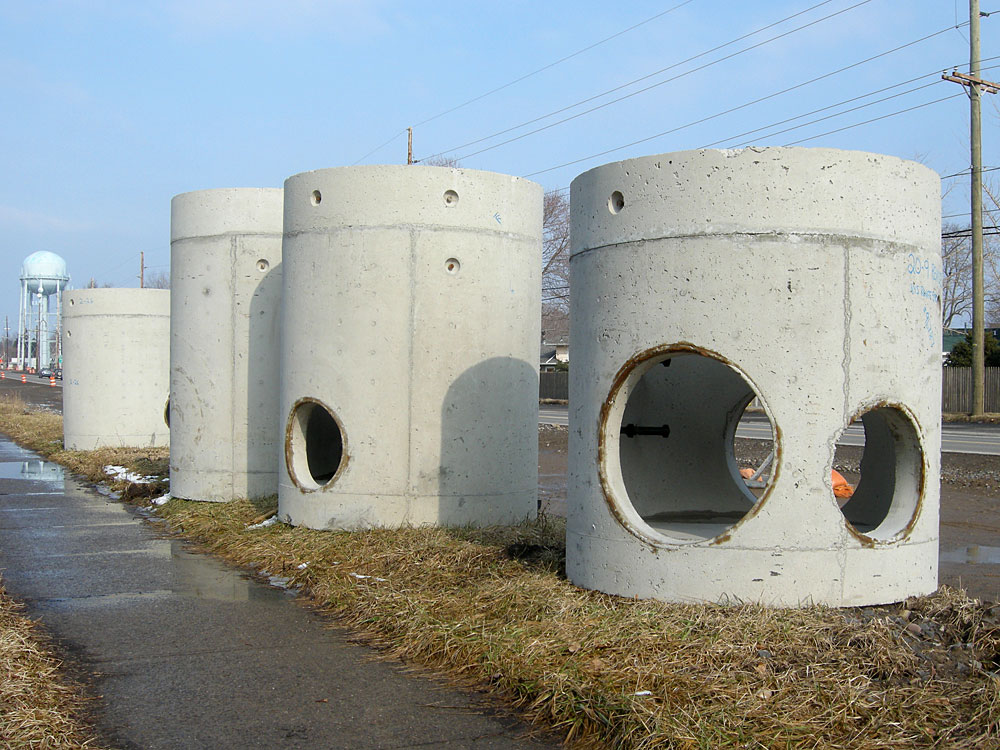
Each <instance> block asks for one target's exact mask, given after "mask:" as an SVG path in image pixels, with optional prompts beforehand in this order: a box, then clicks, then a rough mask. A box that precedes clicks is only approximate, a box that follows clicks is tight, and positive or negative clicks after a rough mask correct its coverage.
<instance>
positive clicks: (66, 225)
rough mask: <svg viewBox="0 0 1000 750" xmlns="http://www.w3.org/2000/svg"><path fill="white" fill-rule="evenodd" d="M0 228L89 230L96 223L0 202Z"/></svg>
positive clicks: (51, 230)
mask: <svg viewBox="0 0 1000 750" xmlns="http://www.w3.org/2000/svg"><path fill="white" fill-rule="evenodd" d="M0 228H5V229H20V230H24V229H30V230H36V231H37V230H44V231H49V232H89V231H91V230H93V229H96V228H97V225H96V224H94V223H92V222H87V221H76V220H73V219H67V218H65V217H62V216H52V215H51V214H44V213H40V212H38V211H28V210H26V209H23V208H18V207H17V206H5V205H3V204H0Z"/></svg>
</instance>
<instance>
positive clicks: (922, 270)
mask: <svg viewBox="0 0 1000 750" xmlns="http://www.w3.org/2000/svg"><path fill="white" fill-rule="evenodd" d="M906 272H907V273H908V274H910V275H911V276H929V277H930V280H931V281H933V282H934V283H936V284H940V283H941V281H942V279H943V278H944V275H943V274H942V273H941V269H940V268H939V267H938V266H937V265H934V264H932V263H931V262H930V261H929V260H927V258H924V259H923V260H921V259H920V258H918V257H917V256H916V255H915V254H913V253H909V254H908V255H907V256H906Z"/></svg>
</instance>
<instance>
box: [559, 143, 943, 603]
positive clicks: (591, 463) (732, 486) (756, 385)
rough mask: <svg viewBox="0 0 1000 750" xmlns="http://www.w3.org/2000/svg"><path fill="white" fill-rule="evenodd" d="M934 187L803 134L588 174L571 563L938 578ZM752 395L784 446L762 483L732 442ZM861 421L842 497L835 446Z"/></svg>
mask: <svg viewBox="0 0 1000 750" xmlns="http://www.w3.org/2000/svg"><path fill="white" fill-rule="evenodd" d="M939 189H940V184H939V180H938V177H937V175H936V174H934V173H933V172H932V171H931V170H929V169H927V168H925V167H923V166H921V165H919V164H915V163H912V162H905V161H902V160H899V159H896V158H892V157H887V156H880V155H876V154H867V153H860V152H844V151H835V150H830V149H799V148H767V149H752V148H751V149H745V150H741V151H692V152H681V153H673V154H662V155H659V156H651V157H645V158H639V159H632V160H628V161H624V162H618V163H614V164H608V165H605V166H602V167H598V168H596V169H593V170H590V171H589V172H586V173H584V174H582V175H581V176H579V177H578V178H577V179H576V180H575V181H574V182H573V185H572V199H571V203H572V208H571V214H572V242H573V247H572V260H571V272H572V284H573V300H572V310H571V320H572V328H571V331H572V333H571V335H572V341H571V348H572V351H573V369H572V371H571V378H570V404H571V407H570V414H569V419H570V431H569V432H570V445H569V484H568V511H567V515H568V528H567V573H568V575H569V577H570V578H571V580H573V581H574V582H575V583H577V584H578V585H581V586H584V587H587V588H593V589H598V590H601V591H606V592H609V593H614V594H621V595H625V596H640V597H656V598H660V599H664V600H671V601H686V600H707V601H716V600H719V599H725V598H726V597H734V598H736V599H738V600H754V601H762V602H765V603H771V604H782V605H790V606H796V605H802V604H807V603H810V602H814V603H822V604H828V605H834V606H842V605H861V604H874V603H881V602H890V601H899V600H901V599H903V598H905V597H906V596H908V595H916V594H923V593H928V592H931V591H933V590H934V589H935V588H936V585H937V569H938V559H937V554H938V509H939V508H938V506H939V489H940V488H939V478H940V421H939V420H940V415H939V409H940V404H939V399H940V384H941V366H940V351H941V331H940V326H939V325H938V323H937V321H939V320H940V302H939V299H940V297H939V294H940V279H941V270H940V268H941V265H940V243H939V237H938V235H939V231H940V200H939ZM755 396H756V397H759V398H760V401H761V403H762V405H763V407H764V410H765V412H766V414H767V416H768V417H769V419H770V422H771V427H772V430H773V434H774V436H775V441H774V442H775V448H776V455H775V458H774V465H773V469H772V471H771V472H770V475H769V476H770V479H769V481H768V483H767V485H766V487H765V488H763V490H762V491H760V492H759V493H753V492H751V490H750V489H749V488H748V487H747V485H746V483H745V482H744V481H743V479H742V478H741V477H740V475H739V472H738V467H737V465H736V462H735V460H734V457H733V437H734V433H735V429H736V424H737V423H738V421H739V418H740V415H741V414H742V412H743V409H744V408H745V407H746V406H747V405H748V403H749V402H750V401H751V400H752V399H753V398H754V397H755ZM858 419H860V420H862V421H863V423H864V427H865V434H866V447H865V453H864V457H863V458H862V461H861V480H860V484H859V486H858V487H857V491H856V492H855V494H854V496H853V497H852V498H850V500H848V501H847V502H846V504H844V505H843V507H842V508H841V507H839V503H838V499H837V498H835V496H834V494H833V491H832V486H831V466H832V462H833V456H834V449H835V443H836V440H837V437H838V435H839V434H840V433H841V432H842V431H843V430H844V429H845V428H846V427H847V426H848V425H849V424H850V423H851V422H852V421H853V420H858ZM664 427H666V428H668V429H669V432H668V430H667V429H664ZM758 495H759V496H758Z"/></svg>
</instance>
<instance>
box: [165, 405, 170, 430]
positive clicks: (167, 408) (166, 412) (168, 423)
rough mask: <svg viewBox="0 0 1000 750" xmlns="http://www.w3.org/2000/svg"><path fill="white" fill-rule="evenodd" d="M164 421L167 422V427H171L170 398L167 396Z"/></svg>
mask: <svg viewBox="0 0 1000 750" xmlns="http://www.w3.org/2000/svg"><path fill="white" fill-rule="evenodd" d="M163 421H164V422H165V423H166V425H167V427H168V428H169V427H170V399H169V398H167V403H166V404H165V405H164V407H163Z"/></svg>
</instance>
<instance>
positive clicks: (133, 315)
mask: <svg viewBox="0 0 1000 750" xmlns="http://www.w3.org/2000/svg"><path fill="white" fill-rule="evenodd" d="M169 388H170V292H169V291H168V290H166V289H77V290H75V291H69V292H64V293H63V444H64V445H65V446H66V448H68V449H70V450H93V449H94V448H101V447H120V446H136V447H153V446H166V445H169V443H170V432H169V430H168V428H167V424H166V422H165V421H164V419H163V411H164V407H165V406H166V403H167V394H168V392H169Z"/></svg>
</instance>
